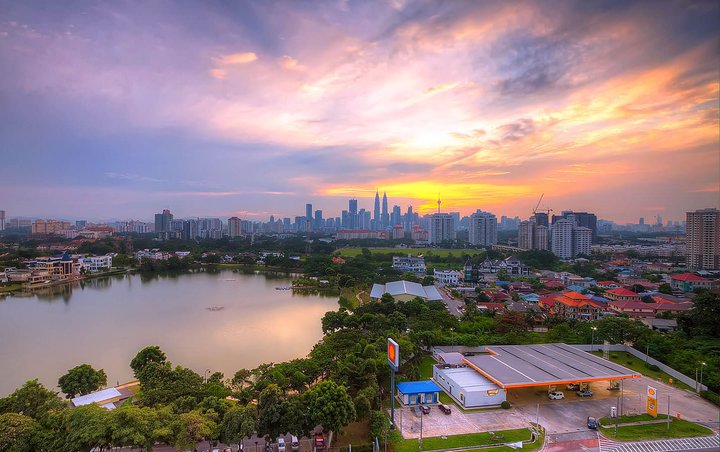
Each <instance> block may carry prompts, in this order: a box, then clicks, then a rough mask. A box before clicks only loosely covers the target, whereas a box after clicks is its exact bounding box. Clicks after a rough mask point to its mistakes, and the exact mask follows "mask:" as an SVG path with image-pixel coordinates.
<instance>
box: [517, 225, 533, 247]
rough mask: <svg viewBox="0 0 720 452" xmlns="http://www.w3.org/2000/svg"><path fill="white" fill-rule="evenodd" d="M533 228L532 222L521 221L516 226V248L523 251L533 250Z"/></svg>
mask: <svg viewBox="0 0 720 452" xmlns="http://www.w3.org/2000/svg"><path fill="white" fill-rule="evenodd" d="M534 227H535V223H533V222H532V221H522V222H520V225H519V226H518V248H522V249H524V250H531V249H533V245H534V240H533V239H534V235H535V234H534Z"/></svg>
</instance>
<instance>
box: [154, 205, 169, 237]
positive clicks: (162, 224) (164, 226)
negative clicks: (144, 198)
mask: <svg viewBox="0 0 720 452" xmlns="http://www.w3.org/2000/svg"><path fill="white" fill-rule="evenodd" d="M172 221H173V214H171V213H170V211H169V210H168V209H164V210H163V211H162V213H156V214H155V232H158V233H163V232H169V231H170V230H171V229H170V223H171V222H172Z"/></svg>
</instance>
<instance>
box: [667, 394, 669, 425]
mask: <svg viewBox="0 0 720 452" xmlns="http://www.w3.org/2000/svg"><path fill="white" fill-rule="evenodd" d="M667 414H668V415H667V429H668V431H669V430H670V393H669V392H668V413H667Z"/></svg>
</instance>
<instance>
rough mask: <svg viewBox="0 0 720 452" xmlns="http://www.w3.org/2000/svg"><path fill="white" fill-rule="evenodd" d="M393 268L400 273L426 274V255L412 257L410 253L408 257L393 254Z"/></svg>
mask: <svg viewBox="0 0 720 452" xmlns="http://www.w3.org/2000/svg"><path fill="white" fill-rule="evenodd" d="M392 268H394V269H395V270H397V271H399V272H400V273H416V274H418V275H424V274H425V272H426V271H427V267H425V258H424V257H412V256H410V255H408V256H407V257H402V256H393V263H392Z"/></svg>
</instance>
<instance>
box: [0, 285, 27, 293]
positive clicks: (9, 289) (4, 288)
mask: <svg viewBox="0 0 720 452" xmlns="http://www.w3.org/2000/svg"><path fill="white" fill-rule="evenodd" d="M21 288H22V285H20V284H7V285H2V286H0V292H14V291H16V290H20V289H21Z"/></svg>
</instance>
